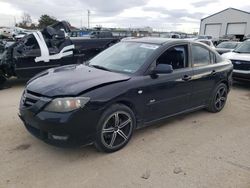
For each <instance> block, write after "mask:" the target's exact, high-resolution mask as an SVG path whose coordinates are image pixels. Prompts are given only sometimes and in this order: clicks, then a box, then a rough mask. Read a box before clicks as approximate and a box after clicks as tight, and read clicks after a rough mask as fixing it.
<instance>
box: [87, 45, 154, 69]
mask: <svg viewBox="0 0 250 188" xmlns="http://www.w3.org/2000/svg"><path fill="white" fill-rule="evenodd" d="M158 47H159V46H158V45H155V44H144V43H137V42H136V43H135V42H120V43H117V44H115V45H113V46H111V47H110V48H108V49H107V50H104V51H103V52H101V53H100V54H98V55H97V56H95V57H94V58H93V59H91V60H90V61H89V65H90V66H96V65H98V66H102V67H105V68H106V69H109V70H111V71H118V72H125V73H134V72H136V71H137V70H138V69H139V68H140V67H141V66H142V65H143V64H144V63H145V61H146V60H147V59H148V57H149V56H151V55H152V54H153V53H154V51H155V50H156V49H158Z"/></svg>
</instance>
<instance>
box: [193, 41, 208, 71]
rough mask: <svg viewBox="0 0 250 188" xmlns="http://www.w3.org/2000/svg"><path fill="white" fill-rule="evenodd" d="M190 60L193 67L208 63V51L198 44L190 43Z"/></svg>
mask: <svg viewBox="0 0 250 188" xmlns="http://www.w3.org/2000/svg"><path fill="white" fill-rule="evenodd" d="M192 60H193V66H194V67H200V66H205V65H208V64H210V62H211V60H210V51H209V50H208V49H206V48H203V47H201V46H198V45H192Z"/></svg>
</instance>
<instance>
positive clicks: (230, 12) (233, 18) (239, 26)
mask: <svg viewBox="0 0 250 188" xmlns="http://www.w3.org/2000/svg"><path fill="white" fill-rule="evenodd" d="M249 34H250V13H249V12H245V11H242V10H238V9H235V8H228V9H225V10H222V11H220V12H217V13H215V14H213V15H210V16H208V17H206V18H203V19H201V25H200V35H209V36H212V37H213V38H219V37H223V36H225V35H234V36H235V37H236V38H238V39H240V40H242V39H243V37H244V36H247V35H249Z"/></svg>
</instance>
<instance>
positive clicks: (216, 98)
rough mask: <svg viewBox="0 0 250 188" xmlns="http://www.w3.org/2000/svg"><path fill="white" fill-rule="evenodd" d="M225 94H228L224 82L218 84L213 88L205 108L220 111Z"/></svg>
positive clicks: (223, 104)
mask: <svg viewBox="0 0 250 188" xmlns="http://www.w3.org/2000/svg"><path fill="white" fill-rule="evenodd" d="M227 94H228V89H227V86H226V84H224V83H221V84H219V85H218V86H217V87H216V88H215V90H214V92H213V94H212V96H211V99H210V102H209V104H208V107H207V110H208V111H210V112H219V111H221V110H222V109H223V108H224V106H225V104H226V101H227Z"/></svg>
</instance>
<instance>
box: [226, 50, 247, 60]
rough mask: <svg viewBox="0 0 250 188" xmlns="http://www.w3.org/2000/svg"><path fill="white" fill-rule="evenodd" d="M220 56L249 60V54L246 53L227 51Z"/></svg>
mask: <svg viewBox="0 0 250 188" xmlns="http://www.w3.org/2000/svg"><path fill="white" fill-rule="evenodd" d="M222 57H224V58H226V59H230V60H241V61H250V54H248V53H236V52H228V53H225V54H222Z"/></svg>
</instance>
